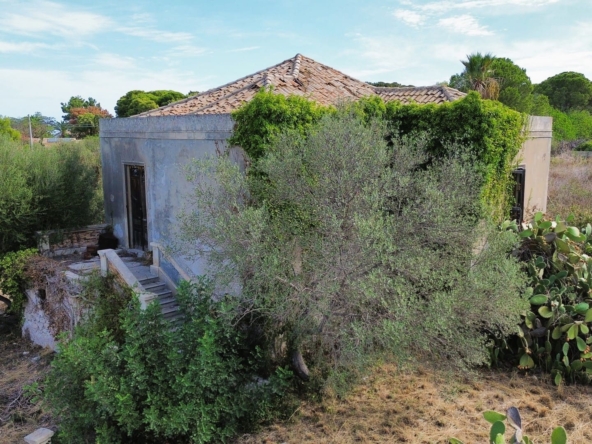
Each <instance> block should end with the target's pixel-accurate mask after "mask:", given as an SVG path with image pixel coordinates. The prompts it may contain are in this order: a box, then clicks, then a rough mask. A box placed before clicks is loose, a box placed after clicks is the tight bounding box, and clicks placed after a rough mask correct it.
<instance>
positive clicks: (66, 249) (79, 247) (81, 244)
mask: <svg viewBox="0 0 592 444" xmlns="http://www.w3.org/2000/svg"><path fill="white" fill-rule="evenodd" d="M105 227H107V224H98V225H89V226H87V227H83V228H80V229H78V230H66V231H62V232H60V231H56V230H51V231H37V232H35V234H36V236H37V247H38V248H39V253H40V254H42V255H44V256H48V257H52V256H60V255H66V254H72V253H74V252H81V251H84V250H86V247H87V246H89V245H97V244H98V242H99V234H101V233H102V232H103V231H104V230H105Z"/></svg>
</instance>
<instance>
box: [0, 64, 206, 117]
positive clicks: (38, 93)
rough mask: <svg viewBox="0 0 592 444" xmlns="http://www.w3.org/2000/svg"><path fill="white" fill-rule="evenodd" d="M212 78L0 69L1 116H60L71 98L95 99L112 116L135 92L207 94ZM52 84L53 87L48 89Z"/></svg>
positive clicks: (172, 72)
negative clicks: (123, 98) (124, 98)
mask: <svg viewBox="0 0 592 444" xmlns="http://www.w3.org/2000/svg"><path fill="white" fill-rule="evenodd" d="M209 81H211V80H210V79H205V78H200V77H197V76H195V74H194V73H193V72H191V71H187V70H171V69H164V70H154V69H152V70H130V71H125V70H109V69H107V70H106V69H87V70H85V71H61V70H45V69H39V70H33V69H32V70H28V69H0V84H1V85H2V86H3V88H2V100H1V101H0V115H7V116H13V117H20V116H24V115H27V114H29V113H34V112H36V111H40V112H41V113H42V114H43V115H46V116H53V117H59V116H60V115H61V114H62V113H61V110H60V102H64V101H66V100H68V98H70V97H71V96H76V95H81V96H82V97H94V98H95V99H97V100H98V101H99V102H100V103H101V105H102V106H103V107H104V108H106V109H108V110H109V111H110V112H111V113H112V114H114V112H113V107H114V106H115V103H116V102H117V100H118V99H119V98H120V97H121V96H122V95H124V94H125V93H127V92H128V91H131V90H134V89H141V90H144V91H152V90H156V89H172V90H175V91H182V92H187V91H204V90H206V89H207V87H208V86H209V85H207V84H206V82H208V83H209ZM48 85H51V87H48Z"/></svg>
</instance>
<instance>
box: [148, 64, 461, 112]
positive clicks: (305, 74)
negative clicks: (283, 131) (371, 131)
mask: <svg viewBox="0 0 592 444" xmlns="http://www.w3.org/2000/svg"><path fill="white" fill-rule="evenodd" d="M262 87H273V89H274V91H275V92H276V93H279V94H283V95H285V96H289V95H299V96H305V97H308V98H310V99H311V100H314V101H316V102H318V103H320V104H322V105H333V104H336V103H338V102H341V101H344V100H356V99H359V98H361V97H366V96H372V95H378V96H380V97H382V98H383V99H384V100H385V101H387V102H388V101H400V102H402V103H413V102H415V103H420V104H425V103H444V102H450V101H454V100H457V99H460V98H461V97H463V96H465V95H466V94H465V93H462V92H460V91H457V90H455V89H453V88H449V87H446V86H426V87H418V88H415V87H402V88H377V87H373V86H371V85H369V84H367V83H365V82H362V81H360V80H356V79H354V78H352V77H350V76H348V75H346V74H344V73H342V72H340V71H337V70H336V69H333V68H331V67H329V66H326V65H323V64H321V63H318V62H316V61H315V60H313V59H310V58H308V57H305V56H303V55H301V54H296V56H295V57H293V58H290V59H288V60H284V61H283V62H281V63H278V64H277V65H274V66H272V67H270V68H267V69H264V70H262V71H258V72H256V73H254V74H251V75H248V76H245V77H243V78H241V79H238V80H236V81H234V82H231V83H227V84H226V85H222V86H220V87H218V88H213V89H210V90H208V91H205V92H203V93H200V94H198V95H197V96H192V97H189V98H187V99H183V100H181V101H178V102H174V103H171V104H169V105H166V106H163V107H160V108H158V109H154V110H151V111H147V112H145V113H142V114H138V116H137V117H147V116H170V115H185V114H226V113H230V112H232V111H233V110H235V109H237V108H238V107H240V106H241V105H242V104H243V103H245V102H248V101H249V100H251V99H252V98H253V97H254V96H255V94H256V93H257V91H259V90H260V89H261V88H262Z"/></svg>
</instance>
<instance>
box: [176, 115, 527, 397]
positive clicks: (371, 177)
mask: <svg viewBox="0 0 592 444" xmlns="http://www.w3.org/2000/svg"><path fill="white" fill-rule="evenodd" d="M385 133H386V130H385V128H384V125H383V124H381V123H380V122H375V121H374V122H373V121H371V122H369V123H366V122H364V121H363V120H362V119H360V118H359V117H358V116H357V115H356V113H355V112H352V110H351V109H349V108H346V109H345V110H339V111H337V112H336V113H332V114H329V115H326V116H324V117H323V118H322V119H321V120H320V122H319V124H318V126H315V127H312V128H311V129H310V130H309V131H308V132H307V133H306V135H305V136H301V135H300V134H298V133H295V132H294V131H287V132H284V133H281V134H280V135H278V136H277V138H276V142H275V143H274V144H273V145H272V146H271V147H270V149H269V150H268V153H267V155H266V156H265V157H262V158H261V159H260V160H259V161H258V162H257V164H256V165H255V167H256V168H257V169H258V170H259V171H261V172H262V173H263V174H264V175H265V178H266V179H265V184H266V185H265V184H264V185H261V184H260V182H259V180H258V179H256V182H257V186H266V188H265V192H263V193H251V191H250V190H251V186H252V184H253V179H252V178H251V177H244V176H243V175H242V174H241V173H240V171H239V169H238V167H237V166H236V165H233V164H232V163H231V162H230V161H229V160H227V159H224V158H222V159H209V160H207V161H200V162H197V163H196V164H195V165H194V166H193V167H192V169H190V171H189V174H188V176H189V179H190V180H192V181H193V183H194V185H195V194H194V195H193V196H192V199H191V205H192V207H191V208H193V209H194V211H192V212H187V213H186V214H184V215H183V216H182V218H181V220H182V229H181V233H180V234H181V236H180V242H181V243H183V245H182V246H180V248H181V249H182V251H184V252H186V253H189V254H200V255H202V254H203V255H204V256H205V257H206V258H207V259H208V261H209V265H210V269H211V272H212V273H213V275H214V276H215V279H216V288H218V289H219V291H220V292H224V291H227V292H229V293H231V294H233V298H232V301H234V303H235V304H236V310H237V311H238V313H240V314H241V315H242V316H244V318H245V319H249V322H252V323H253V324H255V325H257V326H258V328H259V329H260V330H261V331H262V334H263V335H264V337H266V338H269V342H270V343H272V344H280V345H281V344H283V345H284V346H285V347H279V351H278V350H277V348H275V349H274V353H272V355H273V356H272V361H273V363H275V365H278V364H279V365H282V364H283V363H285V362H287V361H289V360H290V359H293V360H295V361H297V362H296V365H295V368H297V369H299V371H300V374H299V376H301V377H302V378H303V379H306V378H307V377H315V378H316V377H318V378H317V379H315V380H316V381H320V382H321V384H324V381H325V380H326V379H327V378H328V379H329V381H330V382H331V383H332V384H334V385H335V386H336V387H337V388H339V386H340V384H341V381H343V382H344V383H345V384H347V381H349V380H351V377H354V376H355V375H356V373H357V372H358V370H360V369H363V368H364V367H365V366H366V365H368V364H369V363H372V362H373V360H374V359H376V358H385V357H391V355H392V354H395V355H396V357H398V358H402V357H408V356H416V355H415V352H417V353H421V354H424V355H425V354H427V355H428V356H429V358H427V359H432V358H433V359H434V360H436V361H441V362H442V363H443V364H446V363H449V364H451V365H463V364H464V365H468V364H475V363H482V362H484V361H485V360H486V359H487V358H486V352H485V347H484V344H485V342H486V341H487V335H488V334H506V333H507V332H510V331H515V328H516V326H517V324H518V321H519V313H520V311H521V310H522V309H523V308H524V301H523V300H522V299H521V298H520V290H521V285H523V279H522V277H521V275H520V269H519V266H518V264H517V263H516V261H515V260H514V259H512V258H508V257H507V251H508V249H510V248H511V247H512V246H513V244H514V243H515V241H516V238H515V235H513V234H511V233H510V234H509V235H506V234H504V235H501V236H499V235H497V234H490V236H489V237H488V238H487V247H486V248H483V249H481V250H479V253H478V254H477V255H476V256H473V249H474V246H475V244H476V242H477V240H479V239H482V236H483V235H484V231H485V230H482V229H480V227H479V225H478V220H479V217H480V215H481V213H480V210H481V208H480V205H479V184H480V183H481V182H480V181H481V178H480V177H479V175H478V174H477V172H476V170H478V167H476V166H475V163H474V159H472V157H471V156H470V155H468V154H466V152H465V151H464V150H463V149H462V148H461V147H458V146H457V147H456V148H453V147H449V149H448V151H447V152H448V153H449V155H448V157H444V158H442V157H441V158H439V159H437V158H433V157H430V154H429V151H428V149H427V147H426V145H427V142H426V140H429V139H425V138H421V137H419V138H416V139H411V138H407V139H403V140H394V141H393V143H392V146H388V144H387V142H386V137H385ZM207 179H214V180H213V181H212V180H207ZM213 183H216V185H212V184H213ZM188 246H189V247H188ZM194 248H195V249H194ZM239 289H240V290H239ZM301 355H302V356H304V360H305V361H306V362H307V363H308V364H310V368H308V369H306V368H304V367H305V366H304V365H303V362H302V360H301ZM423 359H426V358H425V357H424V358H423ZM307 370H308V372H307ZM313 379H314V378H313Z"/></svg>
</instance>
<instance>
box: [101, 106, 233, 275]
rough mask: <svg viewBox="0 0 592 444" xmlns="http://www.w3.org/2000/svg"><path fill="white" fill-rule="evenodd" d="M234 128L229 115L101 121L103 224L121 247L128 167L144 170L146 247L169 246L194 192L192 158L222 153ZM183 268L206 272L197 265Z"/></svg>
mask: <svg viewBox="0 0 592 444" xmlns="http://www.w3.org/2000/svg"><path fill="white" fill-rule="evenodd" d="M233 126H234V122H233V120H232V118H231V117H230V115H229V114H222V115H190V116H163V117H144V118H127V119H106V120H101V127H100V128H101V130H100V138H101V158H102V164H103V190H104V195H105V220H106V221H107V223H109V224H112V225H113V228H114V234H115V235H116V236H117V238H118V239H119V241H120V244H121V245H122V246H129V245H130V243H129V239H128V229H127V226H128V220H127V219H128V216H127V212H126V195H125V169H124V165H126V164H132V165H133V164H135V165H143V166H144V170H145V176H146V207H147V216H148V218H147V219H148V243H150V242H160V243H162V244H163V245H168V244H169V243H170V241H171V240H172V238H173V236H174V227H175V226H176V225H177V224H176V221H177V216H178V215H179V213H180V212H181V211H182V209H183V205H184V196H186V195H187V194H188V193H190V192H191V186H190V184H189V183H188V182H187V181H186V180H185V174H184V172H183V167H184V166H185V165H187V164H189V163H190V162H191V161H192V159H196V158H200V157H204V156H207V155H215V154H220V153H222V152H224V151H225V150H226V149H227V144H226V140H227V139H228V138H229V137H230V135H231V134H232V129H233ZM178 259H179V262H183V260H182V259H181V258H178ZM183 265H186V266H187V267H188V268H190V269H191V271H192V272H194V273H197V274H201V273H202V272H203V266H202V264H200V263H199V262H192V263H191V264H187V263H184V264H183Z"/></svg>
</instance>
